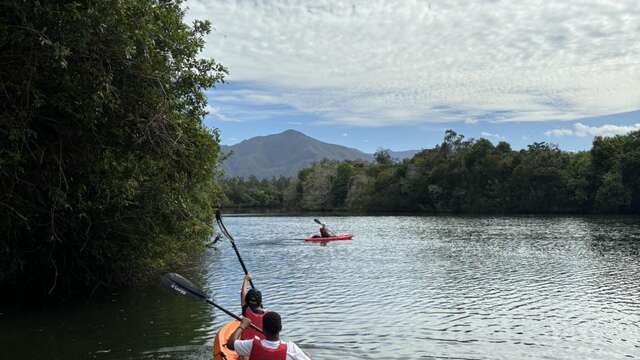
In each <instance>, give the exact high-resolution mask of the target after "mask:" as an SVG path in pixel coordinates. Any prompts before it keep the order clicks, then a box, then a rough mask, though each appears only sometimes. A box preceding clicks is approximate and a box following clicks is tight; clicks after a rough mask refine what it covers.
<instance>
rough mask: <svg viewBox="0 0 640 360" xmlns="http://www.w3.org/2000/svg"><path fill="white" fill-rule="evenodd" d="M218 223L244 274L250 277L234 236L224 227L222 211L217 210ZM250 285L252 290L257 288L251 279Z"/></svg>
mask: <svg viewBox="0 0 640 360" xmlns="http://www.w3.org/2000/svg"><path fill="white" fill-rule="evenodd" d="M216 222H217V223H218V227H219V228H220V231H222V233H223V234H224V236H225V237H226V238H227V239H229V242H230V243H231V246H233V250H234V251H235V252H236V256H237V257H238V260H239V261H240V265H241V266H242V270H243V271H244V274H245V275H249V271H247V267H246V266H245V265H244V261H242V257H241V256H240V252H239V251H238V248H237V247H236V242H235V241H234V240H233V236H231V234H229V231H227V227H226V226H224V223H223V222H222V215H221V214H220V210H216ZM249 284H251V288H252V289H255V288H256V287H255V286H254V285H253V281H252V280H251V278H249Z"/></svg>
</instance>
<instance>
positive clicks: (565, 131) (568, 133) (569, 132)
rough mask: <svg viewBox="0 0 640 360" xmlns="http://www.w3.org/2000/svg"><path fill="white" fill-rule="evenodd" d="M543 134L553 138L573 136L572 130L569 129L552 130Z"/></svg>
mask: <svg viewBox="0 0 640 360" xmlns="http://www.w3.org/2000/svg"><path fill="white" fill-rule="evenodd" d="M544 134H545V135H547V136H555V137H562V136H571V135H573V130H571V129H553V130H549V131H545V133H544Z"/></svg>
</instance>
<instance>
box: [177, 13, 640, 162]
mask: <svg viewBox="0 0 640 360" xmlns="http://www.w3.org/2000/svg"><path fill="white" fill-rule="evenodd" d="M187 7H188V11H187V19H188V21H190V20H192V19H196V18H197V19H208V20H210V21H211V22H212V23H213V25H214V27H215V31H213V32H212V33H211V34H210V35H209V36H208V37H207V39H206V40H207V45H206V49H205V52H204V54H203V55H204V56H206V57H213V58H215V59H216V60H217V61H220V62H221V63H223V64H224V65H225V66H227V67H228V68H229V70H230V75H229V76H228V78H227V81H228V83H226V84H222V85H220V86H218V87H217V88H216V89H212V90H211V91H209V92H208V93H207V96H208V99H209V110H210V115H209V116H208V117H207V118H206V119H205V122H206V124H207V125H208V126H210V127H215V128H218V129H220V132H221V137H222V142H223V143H224V144H234V143H237V142H239V141H241V140H244V139H247V138H250V137H253V136H258V135H266V134H272V133H276V132H281V131H283V130H286V129H296V130H300V131H302V132H304V133H306V134H307V135H310V136H313V137H315V138H318V139H320V140H322V141H327V142H332V143H338V144H342V145H347V146H352V147H355V148H358V149H361V150H364V151H368V152H372V151H375V150H376V149H378V148H390V149H392V150H407V149H419V148H425V147H432V146H433V145H434V144H437V143H439V142H440V141H441V140H442V136H443V133H444V131H445V130H446V129H453V130H455V131H457V132H459V133H462V134H464V135H465V136H466V137H473V138H479V137H484V138H487V139H489V140H491V141H493V142H494V143H496V142H498V141H500V140H506V141H508V142H509V143H510V144H512V146H513V147H514V148H522V147H526V145H528V144H531V143H533V142H536V141H548V142H552V143H556V144H559V145H560V147H561V148H562V149H565V150H571V151H576V150H583V149H588V148H589V147H590V145H591V142H592V140H593V137H594V136H596V135H601V136H612V135H616V134H624V133H627V132H629V131H633V130H638V129H640V111H639V110H640V86H638V84H640V60H638V59H640V2H638V1H636V0H615V1H600V0H599V1H596V0H566V1H563V2H545V1H499V0H496V1H421V0H407V1H402V2H390V1H384V0H366V1H365V0H354V1H329V0H313V1H311V0H288V1H284V0H283V1H278V0H273V1H243V0H206V1H205V0H191V1H188V2H187Z"/></svg>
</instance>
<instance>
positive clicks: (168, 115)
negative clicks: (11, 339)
mask: <svg viewBox="0 0 640 360" xmlns="http://www.w3.org/2000/svg"><path fill="white" fill-rule="evenodd" d="M181 6H182V5H181V2H180V1H161V0H102V1H43V2H37V1H25V0H12V1H5V2H3V3H2V4H1V5H0V26H1V27H0V99H1V101H0V144H1V147H0V186H1V187H2V189H3V190H2V192H1V193H0V209H1V210H0V231H1V232H2V237H0V285H1V286H2V288H3V289H14V290H18V292H20V291H19V290H28V292H29V293H36V294H38V295H46V294H67V293H69V292H70V291H71V290H74V289H78V288H80V289H87V290H91V289H95V288H97V287H99V286H117V285H122V284H126V283H129V282H131V281H135V280H136V279H139V278H140V277H141V276H144V275H145V274H148V273H150V272H151V271H153V270H157V269H159V268H162V267H164V266H167V265H169V264H175V263H180V262H181V261H184V260H186V257H187V256H188V254H189V252H191V251H193V250H196V249H199V248H202V247H203V245H204V241H205V240H206V239H207V238H208V236H210V234H211V232H212V227H211V225H210V224H211V223H212V221H211V220H212V218H213V207H214V206H215V202H216V199H217V192H218V190H217V188H216V185H215V183H214V175H215V173H216V163H217V156H218V150H219V148H218V136H217V132H215V131H213V132H212V131H210V130H207V129H206V128H205V127H204V126H203V124H202V118H203V116H204V115H205V111H204V109H205V105H206V98H205V97H204V94H203V91H202V90H203V89H206V88H210V87H212V86H213V85H214V84H215V83H216V82H218V81H222V79H223V76H224V75H225V73H226V69H225V68H223V67H222V66H221V65H219V64H217V63H216V62H214V61H213V60H210V59H199V58H198V57H197V55H198V53H199V52H200V51H201V50H202V48H203V46H204V39H203V36H204V35H205V34H206V33H208V32H209V29H210V25H209V24H208V23H207V22H195V23H194V24H193V25H192V26H188V25H185V24H184V23H183V17H184V13H183V10H182V9H181Z"/></svg>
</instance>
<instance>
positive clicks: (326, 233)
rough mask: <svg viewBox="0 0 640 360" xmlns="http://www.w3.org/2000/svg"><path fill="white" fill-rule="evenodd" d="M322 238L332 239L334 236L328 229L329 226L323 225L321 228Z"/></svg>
mask: <svg viewBox="0 0 640 360" xmlns="http://www.w3.org/2000/svg"><path fill="white" fill-rule="evenodd" d="M320 236H321V237H332V236H334V235H333V234H332V233H331V232H330V231H329V229H328V228H327V225H325V224H322V226H320Z"/></svg>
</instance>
